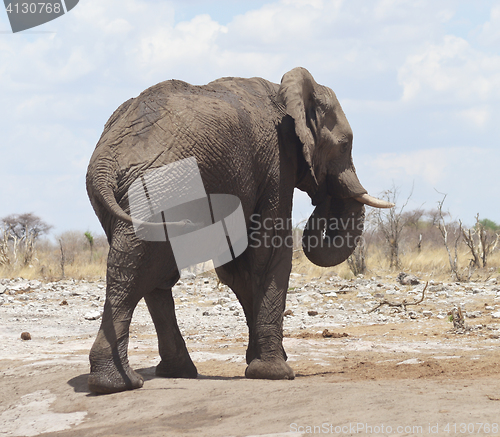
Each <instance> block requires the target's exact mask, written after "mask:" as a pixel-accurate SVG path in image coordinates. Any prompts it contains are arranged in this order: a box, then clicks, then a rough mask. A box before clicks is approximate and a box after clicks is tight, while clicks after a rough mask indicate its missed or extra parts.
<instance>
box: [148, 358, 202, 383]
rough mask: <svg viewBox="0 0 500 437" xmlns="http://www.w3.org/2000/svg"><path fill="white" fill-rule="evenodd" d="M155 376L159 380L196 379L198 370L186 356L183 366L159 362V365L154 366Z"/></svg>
mask: <svg viewBox="0 0 500 437" xmlns="http://www.w3.org/2000/svg"><path fill="white" fill-rule="evenodd" d="M156 376H159V377H161V378H192V379H194V378H197V377H198V370H197V369H196V366H195V365H194V364H193V362H192V361H191V358H190V357H189V356H188V357H187V360H185V361H184V362H183V364H181V365H179V364H178V361H177V362H176V363H172V362H168V361H164V360H161V362H160V364H158V365H157V366H156Z"/></svg>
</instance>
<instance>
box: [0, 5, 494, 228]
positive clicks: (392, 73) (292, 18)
mask: <svg viewBox="0 0 500 437" xmlns="http://www.w3.org/2000/svg"><path fill="white" fill-rule="evenodd" d="M33 30H36V31H43V32H44V33H28V32H20V33H17V34H11V33H9V31H10V26H9V23H8V19H7V13H6V12H5V10H0V151H1V154H0V217H4V216H6V215H8V214H11V213H23V212H34V213H35V214H37V215H39V216H41V217H42V218H43V219H44V220H45V221H46V222H48V223H50V224H52V225H54V226H55V228H54V231H53V233H55V234H57V233H60V232H63V231H66V230H81V231H86V230H91V231H93V232H95V233H99V232H100V225H99V223H98V221H97V219H96V218H95V216H94V213H93V211H92V208H91V206H90V204H89V202H88V199H87V195H86V191H85V172H86V167H87V164H88V160H89V158H90V155H91V154H92V151H93V149H94V147H95V144H96V142H97V141H98V139H99V136H100V134H101V132H102V128H103V126H104V124H105V122H106V121H107V119H108V118H109V116H110V115H111V114H112V112H113V111H114V110H115V109H116V108H117V107H118V106H119V105H120V104H121V103H122V102H124V101H125V100H127V99H129V98H130V97H133V96H136V95H137V94H139V93H140V92H141V91H143V90H144V89H145V88H147V87H149V86H151V85H154V84H155V83H158V82H160V81H163V80H168V79H172V78H176V79H182V80H185V81H187V82H190V83H193V84H205V83H207V82H209V81H211V80H214V79H216V78H218V77H222V76H241V77H252V76H260V77H264V78H266V79H268V80H271V81H273V82H279V81H280V79H281V76H282V75H283V74H284V73H285V72H286V71H288V70H290V69H292V68H293V67H296V66H303V67H305V68H307V69H308V70H309V71H310V72H311V73H312V74H313V76H314V77H315V79H316V80H317V82H319V83H321V84H323V85H326V86H329V87H331V88H332V89H333V90H334V91H335V92H336V94H337V96H338V98H339V100H340V102H341V104H342V106H343V108H344V111H345V113H346V115H347V118H348V120H349V122H350V124H351V126H352V129H353V131H354V147H353V157H354V162H355V165H356V168H357V171H358V175H359V177H360V179H361V181H362V183H363V185H364V186H365V188H367V189H368V191H369V192H370V193H371V194H373V195H379V194H380V193H382V192H383V191H384V190H387V189H390V188H391V187H393V186H396V187H398V188H399V190H400V192H401V196H400V198H401V201H402V202H403V201H404V200H405V199H406V197H407V196H408V195H409V194H410V192H411V191H412V187H413V194H412V198H411V200H410V203H409V205H408V208H416V207H423V208H426V209H432V208H435V207H436V204H437V201H438V200H440V199H441V198H442V196H441V195H440V194H439V193H438V192H437V191H439V192H441V193H446V194H447V199H446V203H445V208H446V209H448V210H449V211H450V213H451V214H452V216H453V218H457V219H458V218H459V219H461V220H462V221H463V222H465V223H468V224H472V223H473V221H474V216H475V215H476V213H479V214H480V215H481V217H482V218H489V219H491V220H494V221H496V222H500V204H499V202H498V199H500V185H499V183H498V179H497V178H498V173H499V167H500V148H499V139H500V5H499V4H498V2H495V1H487V0H482V1H479V2H471V1H459V0H441V1H439V2H436V1H433V0H429V1H427V0H411V1H404V0H373V1H371V0H370V1H369V0H363V1H361V0H344V1H343V0H333V1H330V0H281V1H274V2H271V1H228V0H226V1H218V2H215V1H201V0H192V1H190V0H183V1H160V0H158V1H156V0H150V1H148V0H107V1H106V2H101V1H97V0H80V3H79V4H78V5H77V6H76V7H75V8H74V9H73V10H72V11H71V12H69V13H68V14H67V15H65V16H63V17H61V18H59V19H57V20H54V21H51V22H49V23H46V24H44V25H42V26H39V27H37V28H35V29H33ZM45 32H50V33H45ZM310 211H311V206H310V202H309V199H308V198H307V195H305V194H303V193H297V195H296V197H295V207H294V218H295V219H296V220H297V221H298V220H300V219H302V218H306V217H307V216H308V214H309V213H310Z"/></svg>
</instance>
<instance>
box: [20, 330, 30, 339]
mask: <svg viewBox="0 0 500 437" xmlns="http://www.w3.org/2000/svg"><path fill="white" fill-rule="evenodd" d="M21 340H31V334H30V333H29V332H22V333H21Z"/></svg>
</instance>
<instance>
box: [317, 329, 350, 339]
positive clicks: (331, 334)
mask: <svg viewBox="0 0 500 437" xmlns="http://www.w3.org/2000/svg"><path fill="white" fill-rule="evenodd" d="M321 335H322V336H323V337H324V338H343V337H349V334H348V333H347V332H342V333H338V332H330V331H329V330H328V329H325V330H324V331H323V332H322V334H321Z"/></svg>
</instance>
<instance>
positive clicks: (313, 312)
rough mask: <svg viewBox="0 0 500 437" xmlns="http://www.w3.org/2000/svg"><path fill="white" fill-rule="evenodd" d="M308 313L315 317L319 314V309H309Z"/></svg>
mask: <svg viewBox="0 0 500 437" xmlns="http://www.w3.org/2000/svg"><path fill="white" fill-rule="evenodd" d="M307 314H308V315H310V316H311V317H314V316H317V315H318V312H317V311H315V310H309V311H308V312H307Z"/></svg>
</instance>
